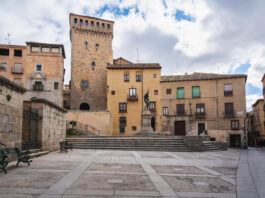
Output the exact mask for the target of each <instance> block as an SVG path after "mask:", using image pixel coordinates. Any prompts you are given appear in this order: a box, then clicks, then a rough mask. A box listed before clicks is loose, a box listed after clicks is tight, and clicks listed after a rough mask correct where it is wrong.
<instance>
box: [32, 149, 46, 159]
mask: <svg viewBox="0 0 265 198" xmlns="http://www.w3.org/2000/svg"><path fill="white" fill-rule="evenodd" d="M48 153H49V151H42V152H38V153H32V154H30V157H31V158H36V157H40V156H42V155H46V154H48Z"/></svg>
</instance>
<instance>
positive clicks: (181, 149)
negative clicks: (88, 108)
mask: <svg viewBox="0 0 265 198" xmlns="http://www.w3.org/2000/svg"><path fill="white" fill-rule="evenodd" d="M76 149H107V150H108V149H109V150H143V151H147V150H148V151H181V152H189V151H190V150H189V149H187V148H176V147H169V148H151V147H141V148H139V147H97V148H94V147H93V148H91V147H77V148H76Z"/></svg>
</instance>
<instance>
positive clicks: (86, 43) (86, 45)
mask: <svg viewBox="0 0 265 198" xmlns="http://www.w3.org/2000/svg"><path fill="white" fill-rule="evenodd" d="M85 48H86V50H87V48H88V42H87V41H85Z"/></svg>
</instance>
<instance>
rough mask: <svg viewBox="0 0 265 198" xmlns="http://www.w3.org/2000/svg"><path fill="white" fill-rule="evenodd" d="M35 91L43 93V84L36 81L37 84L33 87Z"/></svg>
mask: <svg viewBox="0 0 265 198" xmlns="http://www.w3.org/2000/svg"><path fill="white" fill-rule="evenodd" d="M33 90H34V91H42V90H43V84H42V82H40V81H36V82H35V84H34V85H33Z"/></svg>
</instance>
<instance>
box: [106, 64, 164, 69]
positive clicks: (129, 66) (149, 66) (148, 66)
mask: <svg viewBox="0 0 265 198" xmlns="http://www.w3.org/2000/svg"><path fill="white" fill-rule="evenodd" d="M107 69H161V66H160V64H159V63H134V64H120V65H108V66H107Z"/></svg>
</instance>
